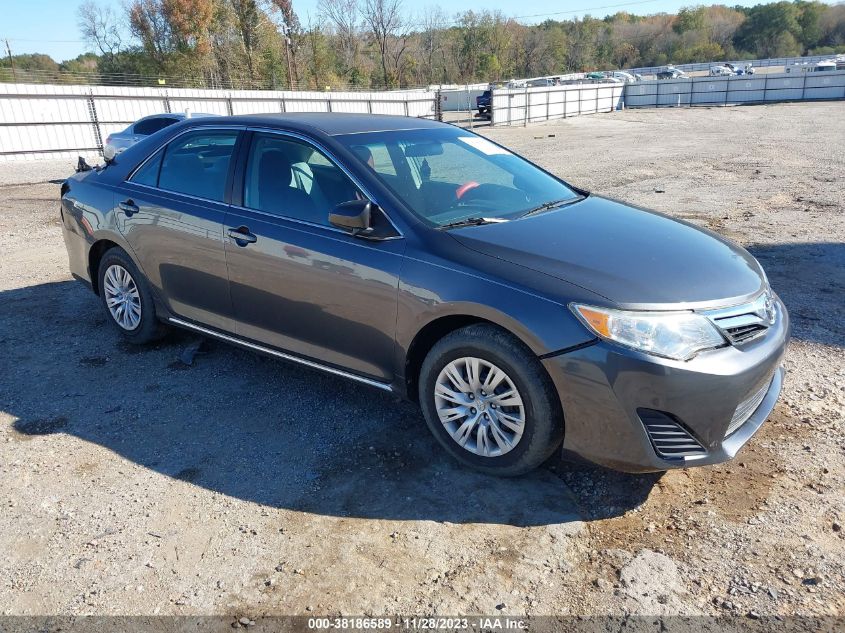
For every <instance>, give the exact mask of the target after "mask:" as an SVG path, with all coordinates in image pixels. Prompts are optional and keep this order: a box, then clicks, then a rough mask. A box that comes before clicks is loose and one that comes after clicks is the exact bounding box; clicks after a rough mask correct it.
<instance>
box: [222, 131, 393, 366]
mask: <svg viewBox="0 0 845 633" xmlns="http://www.w3.org/2000/svg"><path fill="white" fill-rule="evenodd" d="M242 171H243V182H242V184H243V187H242V189H243V195H242V201H241V202H242V204H241V205H240V206H236V205H235V204H233V205H232V207H231V211H230V212H229V214H228V215H227V217H226V221H225V233H226V238H225V249H226V257H227V261H228V266H229V281H230V293H231V297H232V305H233V312H234V316H235V319H236V321H237V322H236V325H235V327H236V332H237V333H238V334H240V335H241V336H243V337H244V338H247V339H250V340H253V341H256V342H261V343H264V344H267V345H269V346H272V347H275V348H277V349H282V350H286V351H289V352H293V353H294V354H296V355H298V356H302V357H307V358H311V359H314V360H317V361H321V362H322V363H325V364H329V365H333V366H336V367H340V368H343V369H345V370H347V371H352V372H354V373H356V374H360V375H365V376H370V377H373V378H376V379H378V380H381V381H389V380H390V379H391V378H392V375H393V344H394V335H395V327H396V310H397V305H396V301H397V292H398V284H399V272H400V266H401V261H402V253H403V251H404V239H402V238H401V236H400V235H399V233H398V232H395V231H394V232H392V233H389V234H390V235H392V237H389V238H387V239H382V240H367V239H362V238H360V237H354V236H352V235H351V234H350V233H348V232H346V231H343V230H341V229H338V228H335V227H333V226H331V225H330V224H329V222H328V216H329V211H330V210H331V209H332V208H334V206H336V205H337V204H340V203H341V202H346V201H349V200H354V199H356V198H359V199H360V198H363V196H364V194H363V193H362V191H361V190H360V189H359V187H358V186H357V185H356V184H355V183H353V181H352V180H351V179H350V177H349V176H348V175H347V174H346V173H345V172H344V171H343V169H342V168H340V167H339V166H338V165H337V164H335V163H334V162H333V161H332V160H331V159H330V158H328V157H327V156H326V155H325V154H324V153H322V152H321V151H319V150H318V149H317V148H316V147H315V146H314V145H312V144H311V143H310V142H308V141H306V140H305V139H303V138H299V137H296V136H292V135H286V134H276V133H270V132H267V133H264V132H255V133H253V135H252V141H251V144H250V147H249V149H248V151H247V152H246V158H245V163H244V166H243V170H242ZM235 190H236V191H237V190H239V186H238V185H237V184H236V185H235ZM234 202H238V200H237V195H236V199H234V200H233V203H234ZM375 221H376V222H388V223H389V221H388V220H387V218H386V216H384V215H379V216H378V218H377V219H376V220H375Z"/></svg>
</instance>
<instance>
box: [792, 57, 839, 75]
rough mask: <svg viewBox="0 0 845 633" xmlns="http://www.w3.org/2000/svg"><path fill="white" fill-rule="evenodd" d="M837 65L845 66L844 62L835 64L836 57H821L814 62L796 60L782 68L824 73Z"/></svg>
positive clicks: (800, 71) (793, 71) (798, 71)
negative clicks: (821, 58)
mask: <svg viewBox="0 0 845 633" xmlns="http://www.w3.org/2000/svg"><path fill="white" fill-rule="evenodd" d="M839 66H842V67H845V64H843V63H842V62H839V64H837V60H836V59H823V60H822V61H820V62H816V63H815V64H813V63H810V62H796V63H793V64H789V65H788V66H786V68H784V71H785V72H788V73H824V72H830V71H832V70H836V69H837V68H838V67H839Z"/></svg>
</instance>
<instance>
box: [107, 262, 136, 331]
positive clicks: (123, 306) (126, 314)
mask: <svg viewBox="0 0 845 633" xmlns="http://www.w3.org/2000/svg"><path fill="white" fill-rule="evenodd" d="M103 292H104V293H105V300H106V306H107V307H108V309H109V313H110V314H111V316H112V318H113V319H114V320H115V323H117V324H118V325H119V326H120V327H121V328H123V329H124V330H127V331H131V330H134V329H136V328H137V327H138V326H139V325H140V324H141V295H140V293H139V292H138V286H137V285H136V284H135V280H134V279H132V275H131V274H129V271H128V270H126V269H125V268H124V267H123V266H120V265H119V264H112V265H111V266H109V267H108V268H107V269H106V274H105V275H103Z"/></svg>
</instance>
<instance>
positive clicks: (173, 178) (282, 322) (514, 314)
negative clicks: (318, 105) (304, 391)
mask: <svg viewBox="0 0 845 633" xmlns="http://www.w3.org/2000/svg"><path fill="white" fill-rule="evenodd" d="M302 163H305V164H307V165H308V166H309V168H310V169H309V170H308V173H309V174H310V177H303V174H302V170H300V169H299V168H298V167H297V166H298V165H301V164H302ZM61 223H62V231H63V235H64V240H65V244H66V247H67V251H68V255H69V263H70V269H71V272H72V273H73V276H74V277H75V278H77V279H79V280H80V281H82V282H83V283H85V284H86V285H88V286H89V287H90V288H91V289H93V290H94V292H96V293H97V294H98V295H99V297H100V301H101V304H102V309H103V314H104V316H105V317H106V319H107V320H108V321H109V322H110V323H111V324H112V326H113V327H114V329H115V330H116V331H117V332H119V333H120V334H121V336H122V337H123V338H124V339H125V340H126V341H128V342H131V343H137V344H141V343H148V342H151V341H154V340H156V339H157V338H159V337H160V336H162V334H163V332H164V326H165V324H167V325H170V326H176V327H180V328H186V329H188V330H191V331H193V332H196V333H200V334H202V335H205V336H210V337H213V338H216V339H219V340H222V341H226V342H228V343H232V344H235V345H238V346H241V347H243V348H246V349H249V350H253V351H257V352H261V353H263V354H267V355H270V356H274V357H277V358H281V359H283V360H286V361H290V362H295V363H299V364H300V365H304V366H306V367H309V368H311V369H317V370H322V371H324V372H327V373H330V374H333V375H335V376H340V377H343V378H346V379H349V380H353V381H356V382H358V383H362V384H365V385H368V386H370V387H374V388H377V389H380V390H383V391H386V392H388V393H393V394H396V395H398V396H400V397H405V398H408V399H411V400H413V401H415V402H417V403H419V405H420V407H421V409H422V412H423V417H424V418H425V422H426V424H427V425H428V428H429V429H430V431H431V432H432V433H433V434H434V436H435V437H436V438H437V440H438V441H439V442H440V443H441V445H442V446H443V447H444V449H445V450H446V451H447V452H448V453H450V454H451V455H452V456H454V457H455V458H456V459H458V460H460V461H461V462H462V463H464V464H466V465H468V466H471V467H473V468H476V469H478V470H480V471H482V472H486V473H491V474H498V475H516V474H519V473H524V472H526V471H528V470H530V469H532V468H535V467H536V466H538V465H540V464H541V463H543V462H544V461H545V460H546V459H547V458H548V457H550V456H551V455H552V454H553V453H554V452H555V451H557V450H558V449H559V448H560V446H561V444H562V445H563V447H564V448H566V449H568V450H570V451H574V452H576V453H578V454H580V455H581V456H583V457H586V458H588V459H592V460H594V461H596V462H599V463H602V464H606V465H609V466H612V467H615V468H618V469H623V470H630V471H651V470H665V469H668V468H681V467H687V466H696V465H703V464H713V463H717V462H722V461H725V460H728V459H731V458H732V457H733V456H734V455H736V453H737V451H738V450H740V448H741V447H742V446H743V445H744V444H745V443H746V442H747V441H748V440H749V439H750V438H751V437H752V435H754V433H755V432H756V431H757V430H758V429H759V428H760V426H761V425H762V424H763V422H764V421H765V419H766V418H767V417H768V415H769V414H770V413H771V411H772V410H773V408H774V406H775V402H776V400H777V398H778V394H779V392H780V390H781V385H782V379H783V369H782V368H781V367H780V364H781V360H782V358H783V355H784V352H785V349H786V345H787V341H788V338H789V318H788V315H787V312H786V308H785V307H784V305H783V303H781V301H780V299H779V298H778V296H777V295H776V294H775V293H774V291H773V290H772V289H771V288H770V287H769V283H768V281H767V279H766V275H765V273H764V272H763V269H762V268H761V267H760V264H759V263H758V262H757V260H756V259H754V257H752V256H751V255H750V254H749V253H748V252H747V251H746V250H744V249H743V248H742V247H740V246H738V245H737V244H735V243H733V242H731V241H730V240H728V239H726V238H723V237H721V236H719V235H717V234H715V233H712V232H710V231H707V230H704V229H701V228H699V227H697V226H695V225H693V224H690V223H687V222H683V221H680V220H675V219H672V218H670V217H668V216H666V215H662V214H660V213H657V212H654V211H647V210H643V209H639V208H635V207H631V206H628V205H626V204H624V203H622V202H618V201H614V200H609V199H606V198H602V197H600V196H596V195H592V194H590V193H589V192H587V191H584V190H582V189H579V188H577V187H574V186H572V185H569V184H568V183H566V182H565V181H563V180H561V179H560V178H558V177H556V176H555V175H553V174H551V173H549V172H547V171H545V170H543V169H542V168H540V167H538V166H536V165H534V164H532V163H531V162H529V161H528V160H526V159H524V158H522V157H520V156H518V155H517V154H515V153H513V152H511V151H510V150H508V149H507V148H505V147H503V146H501V145H498V144H496V143H494V142H491V141H490V140H488V139H487V138H485V137H483V136H479V135H477V134H473V133H472V132H470V131H468V130H465V129H462V128H459V127H456V126H452V125H447V124H444V123H438V122H436V121H429V120H426V119H415V118H406V117H399V116H384V115H381V116H379V115H366V114H338V113H334V114H333V113H288V114H276V115H249V116H236V117H225V118H220V119H219V120H215V119H191V120H188V121H185V122H182V123H179V124H176V125H172V126H170V127H168V128H165V129H163V130H161V131H160V132H158V133H156V134H154V135H152V136H150V137H148V138H147V139H145V140H143V141H141V142H139V143H138V144H136V145H134V146H133V147H130V148H129V149H127V150H126V151H125V152H123V153H122V154H119V155H117V156H116V157H115V158H114V159H113V160H111V161H109V163H108V164H107V166H106V167H104V168H102V169H98V170H96V171H88V172H83V173H79V174H77V175H75V176H72V177H70V178H69V179H68V180H66V181H65V182H64V183H63V184H62V188H61ZM55 327H74V325H73V319H62V320H59V321H57V322H56V324H55ZM97 344H98V345H100V343H97ZM303 379H304V380H306V381H312V380H313V377H312V376H310V375H303ZM80 380H84V379H82V378H80ZM313 384H314V387H313V388H314V391H315V394H314V395H315V397H318V398H332V397H334V396H335V395H336V394H335V393H333V392H332V391H331V390H332V389H333V388H334V386H333V385H332V383H317V381H315V380H313ZM342 393H343V391H342V390H340V389H338V391H337V394H342ZM120 397H121V394H119V393H116V394H115V398H116V399H118V401H119V398H120ZM256 398H258V400H257V401H256V402H253V403H250V404H249V406H247V405H245V408H244V415H249V410H250V406H256V407H261V406H264V403H263V402H262V401H261V396H260V394H259V395H257V396H256ZM335 407H336V408H337V411H338V420H337V423H343V424H348V423H354V420H351V421H350V420H349V419H348V415H346V414H344V413H343V411H342V410H341V408H342V407H343V398H342V397H341V396H340V395H338V397H337V400H336V402H335ZM564 420H565V424H564ZM237 423H238V421H237V420H233V421H232V424H237ZM330 423H334V422H330ZM382 432H383V433H385V434H390V433H391V432H392V429H391V427H390V426H389V425H388V426H387V427H385V429H384V430H383V431H382ZM365 445H366V444H365Z"/></svg>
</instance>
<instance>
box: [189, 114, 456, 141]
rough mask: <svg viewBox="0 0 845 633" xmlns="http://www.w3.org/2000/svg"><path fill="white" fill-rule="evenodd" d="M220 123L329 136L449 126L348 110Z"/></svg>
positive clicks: (230, 118)
mask: <svg viewBox="0 0 845 633" xmlns="http://www.w3.org/2000/svg"><path fill="white" fill-rule="evenodd" d="M191 120H194V119H191ZM197 120H198V119H197ZM221 123H224V124H225V123H232V124H237V125H251V126H264V127H271V128H273V127H279V128H284V129H288V130H297V129H301V130H307V131H318V132H322V133H323V134H326V135H328V136H336V135H340V134H360V133H363V132H388V131H392V130H418V129H426V128H438V127H443V126H444V125H447V124H445V123H438V122H437V121H432V120H430V119H419V118H414V117H406V116H394V115H390V114H352V113H345V112H285V113H283V114H241V115H237V116H227V117H214V124H215V125H220V124H221Z"/></svg>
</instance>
